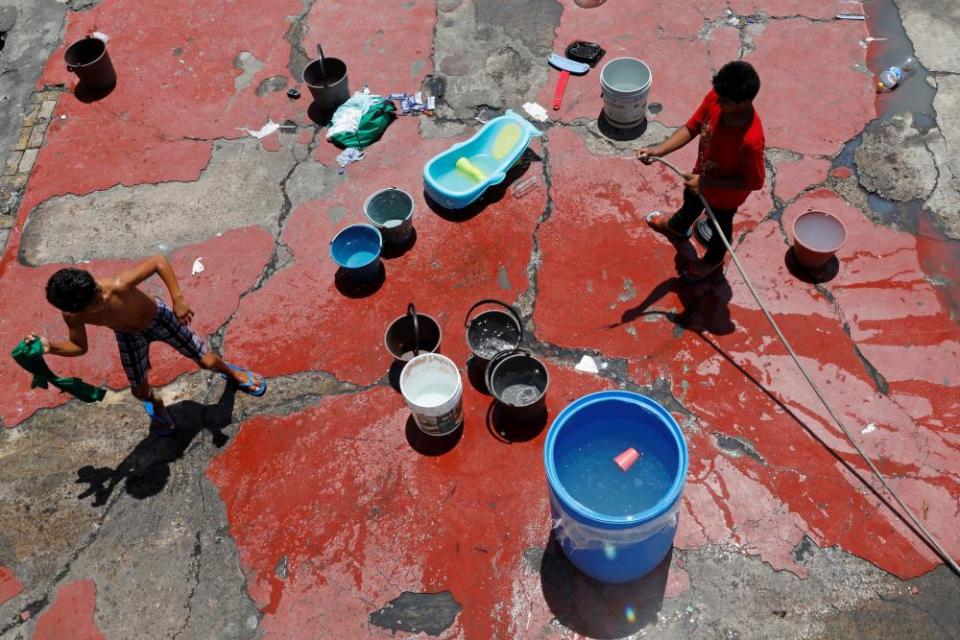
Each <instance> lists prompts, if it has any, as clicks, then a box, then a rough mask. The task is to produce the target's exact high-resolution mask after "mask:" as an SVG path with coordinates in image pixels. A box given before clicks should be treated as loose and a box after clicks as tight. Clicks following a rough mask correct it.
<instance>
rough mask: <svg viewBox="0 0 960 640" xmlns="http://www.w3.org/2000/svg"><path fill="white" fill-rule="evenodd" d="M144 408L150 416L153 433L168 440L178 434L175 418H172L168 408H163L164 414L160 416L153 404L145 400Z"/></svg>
mask: <svg viewBox="0 0 960 640" xmlns="http://www.w3.org/2000/svg"><path fill="white" fill-rule="evenodd" d="M143 408H144V409H145V410H146V412H147V415H148V416H150V432H151V433H155V434H157V435H158V436H161V437H164V438H168V437H170V436H172V435H174V434H175V433H176V432H177V425H175V424H174V423H173V418H171V417H170V412H168V411H167V408H166V407H164V408H163V413H159V414H158V413H157V411H156V408H155V407H154V406H153V403H152V402H150V401H149V400H144V401H143Z"/></svg>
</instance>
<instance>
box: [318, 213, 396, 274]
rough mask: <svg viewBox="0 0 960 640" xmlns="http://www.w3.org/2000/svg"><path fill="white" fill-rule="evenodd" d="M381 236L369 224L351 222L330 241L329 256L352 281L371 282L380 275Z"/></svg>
mask: <svg viewBox="0 0 960 640" xmlns="http://www.w3.org/2000/svg"><path fill="white" fill-rule="evenodd" d="M382 250H383V237H382V236H381V235H380V232H379V231H378V230H377V228H376V227H374V226H373V225H369V224H352V225H350V226H349V227H346V228H345V229H342V230H341V231H340V232H339V233H338V234H337V235H335V236H334V237H333V240H331V241H330V257H331V258H333V261H334V262H336V263H337V265H339V266H340V268H342V269H343V270H344V271H345V272H346V274H347V276H348V277H349V278H350V280H351V281H352V282H356V283H363V282H371V281H373V280H376V279H377V276H378V275H380V252H381V251H382Z"/></svg>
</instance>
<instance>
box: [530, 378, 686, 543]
mask: <svg viewBox="0 0 960 640" xmlns="http://www.w3.org/2000/svg"><path fill="white" fill-rule="evenodd" d="M610 400H616V401H621V402H629V403H631V404H636V405H640V406H641V407H643V408H644V409H646V410H648V411H651V412H652V413H653V414H655V415H656V416H657V417H658V418H659V419H660V422H661V424H663V425H664V426H665V427H666V428H667V431H668V432H669V433H670V435H671V436H673V439H674V442H675V443H676V445H677V450H678V452H679V465H678V467H679V468H678V469H677V472H676V475H675V477H674V479H673V483H672V484H671V485H670V489H669V490H668V491H667V492H666V493H665V494H664V496H663V497H662V498H661V499H660V500H659V501H658V502H657V503H656V504H655V505H653V506H652V507H650V508H649V509H646V510H644V511H641V512H639V513H632V514H629V515H625V516H611V515H607V514H603V513H600V512H598V511H594V510H593V509H591V508H589V507H587V506H586V505H584V504H582V503H581V502H579V501H578V500H576V499H574V497H573V496H571V495H570V494H569V493H568V492H567V490H566V488H565V487H564V486H563V483H561V482H560V478H559V476H558V474H557V468H556V465H555V464H554V455H553V452H554V447H555V445H556V442H557V437H558V434H559V433H560V431H561V430H562V428H563V425H564V424H565V423H566V422H567V421H568V420H569V419H570V418H571V417H572V416H573V415H575V414H576V413H577V412H578V411H580V410H581V409H583V408H585V407H588V406H590V405H592V404H596V403H598V402H608V401H610ZM543 462H544V466H545V467H546V471H547V482H548V484H549V486H550V490H551V491H552V492H553V493H554V495H556V497H557V499H558V500H559V501H560V502H561V504H562V505H563V506H564V508H566V509H567V510H568V511H569V512H570V513H571V514H572V515H575V516H579V517H580V518H582V519H584V520H587V521H593V522H595V523H597V524H599V525H601V526H604V527H608V528H611V527H612V528H627V527H633V526H637V525H639V524H643V523H645V522H649V521H651V520H653V519H654V518H657V517H659V516H661V515H663V514H664V513H666V512H667V511H668V510H669V509H670V508H671V507H672V506H673V505H674V503H676V501H677V500H679V499H680V494H681V493H682V492H683V485H684V482H685V481H686V476H687V465H688V462H689V460H688V455H687V443H686V440H684V438H683V432H682V431H681V430H680V425H678V424H677V421H676V420H675V419H674V418H673V416H672V415H671V414H670V412H669V411H667V410H666V409H665V408H664V407H663V406H662V405H661V404H660V403H658V402H657V401H656V400H654V399H653V398H648V397H647V396H645V395H643V394H640V393H636V392H634V391H623V390H608V391H597V392H594V393H589V394H587V395H585V396H581V397H580V398H577V399H576V400H574V401H573V402H572V403H570V404H569V405H567V406H566V407H564V409H563V411H561V412H560V414H559V415H558V416H557V417H556V418H555V419H554V421H553V424H552V425H550V430H549V432H548V433H547V439H546V442H545V443H544V446H543ZM588 524H589V522H588Z"/></svg>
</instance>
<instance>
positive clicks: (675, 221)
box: [668, 189, 703, 235]
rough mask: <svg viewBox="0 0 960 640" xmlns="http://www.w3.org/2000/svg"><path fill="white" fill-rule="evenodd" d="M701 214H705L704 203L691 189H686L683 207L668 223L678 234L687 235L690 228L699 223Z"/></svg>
mask: <svg viewBox="0 0 960 640" xmlns="http://www.w3.org/2000/svg"><path fill="white" fill-rule="evenodd" d="M701 213H703V202H701V201H700V196H698V195H697V194H696V193H694V192H693V191H691V190H690V189H684V190H683V205H682V206H681V207H680V208H679V209H678V210H677V212H676V213H675V214H673V217H671V218H670V220H669V222H668V224H669V225H670V229H671V230H673V231H675V232H676V233H680V234H683V235H687V232H689V231H690V227H691V226H692V225H693V223H694V222H696V221H697V218H699V217H700V214H701Z"/></svg>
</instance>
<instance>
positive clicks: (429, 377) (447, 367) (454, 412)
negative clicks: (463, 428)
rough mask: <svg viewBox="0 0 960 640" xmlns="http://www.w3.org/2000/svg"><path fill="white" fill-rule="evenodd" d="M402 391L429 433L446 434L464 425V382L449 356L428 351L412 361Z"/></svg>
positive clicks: (402, 376) (405, 369) (402, 379)
mask: <svg viewBox="0 0 960 640" xmlns="http://www.w3.org/2000/svg"><path fill="white" fill-rule="evenodd" d="M400 393H402V394H403V399H404V400H405V401H406V403H407V406H408V407H410V412H411V413H412V414H413V419H414V420H415V421H416V423H417V426H418V427H420V430H421V431H423V432H424V433H426V434H427V435H431V436H445V435H447V434H448V433H452V432H453V431H456V430H457V428H458V427H460V425H462V424H463V381H462V379H461V378H460V370H459V369H458V368H457V365H456V364H454V362H453V360H451V359H450V358H447V357H446V356H442V355H440V354H439V353H424V354H423V355H419V356H417V357H416V358H414V359H413V360H411V361H410V362H408V363H407V364H406V365H405V366H404V367H403V371H402V372H401V373H400Z"/></svg>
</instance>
